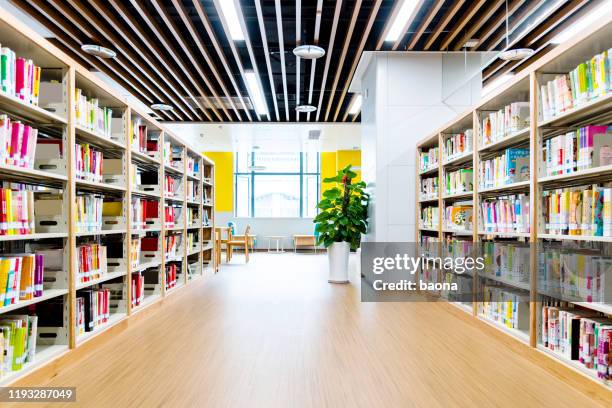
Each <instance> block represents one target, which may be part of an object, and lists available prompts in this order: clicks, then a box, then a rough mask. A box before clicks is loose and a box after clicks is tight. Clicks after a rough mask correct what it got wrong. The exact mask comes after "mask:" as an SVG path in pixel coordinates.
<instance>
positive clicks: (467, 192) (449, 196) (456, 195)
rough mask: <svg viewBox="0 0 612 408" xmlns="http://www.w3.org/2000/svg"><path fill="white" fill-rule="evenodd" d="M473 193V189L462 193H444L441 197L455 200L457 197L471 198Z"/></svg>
mask: <svg viewBox="0 0 612 408" xmlns="http://www.w3.org/2000/svg"><path fill="white" fill-rule="evenodd" d="M473 195H474V192H473V191H466V192H463V193H456V194H451V195H445V196H443V197H442V199H443V200H455V199H458V198H472V197H473Z"/></svg>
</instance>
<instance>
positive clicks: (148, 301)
mask: <svg viewBox="0 0 612 408" xmlns="http://www.w3.org/2000/svg"><path fill="white" fill-rule="evenodd" d="M161 299H162V296H161V294H159V293H155V294H153V295H149V296H145V297H144V299H143V300H142V303H141V304H140V305H138V306H134V307H133V308H132V314H134V313H138V312H140V311H141V310H144V309H146V308H147V307H149V306H151V305H152V304H153V303H156V302H158V301H160V300H161Z"/></svg>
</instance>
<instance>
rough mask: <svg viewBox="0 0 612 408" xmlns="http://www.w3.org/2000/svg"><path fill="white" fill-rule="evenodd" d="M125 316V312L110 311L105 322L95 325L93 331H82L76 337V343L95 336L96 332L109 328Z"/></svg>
mask: <svg viewBox="0 0 612 408" xmlns="http://www.w3.org/2000/svg"><path fill="white" fill-rule="evenodd" d="M125 318H127V314H126V313H111V314H110V316H109V317H108V321H107V322H106V323H102V324H101V325H99V326H97V327H96V328H95V329H94V330H93V331H90V332H85V333H83V334H82V335H81V336H78V337H77V339H76V341H77V343H78V344H83V343H85V342H86V341H87V340H91V339H92V338H94V337H96V336H97V335H98V334H101V333H104V332H105V331H106V330H108V329H110V328H111V327H113V326H114V325H116V324H117V323H119V322H121V321H122V320H123V319H125Z"/></svg>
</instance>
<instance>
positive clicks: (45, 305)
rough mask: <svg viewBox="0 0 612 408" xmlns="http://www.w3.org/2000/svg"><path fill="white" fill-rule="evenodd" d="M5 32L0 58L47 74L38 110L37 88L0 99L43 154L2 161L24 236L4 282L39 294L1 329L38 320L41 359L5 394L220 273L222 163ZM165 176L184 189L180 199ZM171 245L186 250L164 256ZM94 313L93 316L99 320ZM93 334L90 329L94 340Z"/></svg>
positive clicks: (7, 23) (4, 238)
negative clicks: (11, 276)
mask: <svg viewBox="0 0 612 408" xmlns="http://www.w3.org/2000/svg"><path fill="white" fill-rule="evenodd" d="M0 21H1V22H2V24H0V35H1V37H2V46H3V47H8V48H10V49H12V50H13V51H14V53H15V56H16V58H23V59H25V61H26V63H28V64H29V62H28V60H30V59H31V60H32V61H33V65H32V67H33V68H32V70H33V71H32V72H36V71H35V69H36V68H35V67H41V70H40V72H41V74H40V84H41V85H40V87H39V93H38V94H36V96H37V98H38V105H36V104H35V103H33V102H32V101H33V100H34V96H33V95H34V94H35V91H34V87H33V86H32V87H31V90H30V94H29V95H30V96H26V98H25V99H23V98H22V97H21V96H19V97H17V96H14V95H13V94H11V92H12V91H11V90H10V89H9V90H7V91H5V90H3V89H2V88H1V87H0V114H2V115H7V116H6V118H8V119H9V120H8V121H7V120H6V119H3V121H4V122H3V123H5V124H9V125H10V126H23V129H27V130H23V135H24V136H20V137H23V140H28V141H30V140H32V141H33V146H35V149H34V150H33V151H34V155H33V158H32V160H31V161H30V160H29V158H30V156H29V154H30V153H31V151H30V150H28V149H29V148H30V144H29V143H23V144H22V145H26V146H27V147H24V148H23V153H22V154H21V157H20V158H19V157H18V156H15V158H13V157H12V156H10V157H7V156H6V155H5V156H3V157H0V158H1V159H2V160H0V181H2V183H3V184H2V185H3V187H6V188H5V190H9V191H10V194H11V195H10V196H9V195H7V194H8V193H5V192H4V190H3V195H2V196H1V197H2V200H5V199H11V200H13V199H15V200H19V201H15V203H17V202H18V203H20V204H19V205H20V206H19V207H15V208H16V211H19V212H18V214H19V219H18V220H19V224H18V225H17V224H14V223H13V224H12V226H13V227H15V228H13V229H12V230H10V231H9V230H8V229H5V230H2V231H0V253H2V255H1V256H0V276H2V274H1V273H3V272H2V268H4V265H7V269H6V271H8V270H9V269H10V270H11V271H13V270H15V271H16V270H18V269H16V268H20V269H19V270H20V271H22V273H23V274H24V275H22V276H20V279H21V278H23V276H26V274H27V276H28V278H27V279H29V276H30V275H29V274H30V273H31V274H32V275H31V276H32V281H29V280H28V281H27V282H29V283H26V285H29V284H31V287H32V288H33V289H32V294H31V295H28V296H24V297H23V299H22V296H21V295H20V294H19V293H18V294H17V295H16V297H15V298H14V300H11V298H9V299H8V301H7V300H6V296H5V293H4V292H3V293H2V295H3V296H2V298H3V302H0V329H1V327H2V326H3V325H7V324H9V323H6V322H8V321H12V322H16V321H18V320H19V319H22V317H19V316H24V315H29V316H33V315H36V316H37V319H38V321H37V324H36V325H35V327H36V328H37V332H31V333H29V334H26V335H24V336H25V337H24V338H27V336H31V338H32V339H33V341H34V342H35V344H36V353H35V355H34V356H33V357H34V358H33V359H26V360H25V363H24V364H23V367H22V368H21V369H17V370H10V371H5V372H4V373H3V374H2V375H0V385H8V384H10V383H12V382H13V381H16V380H17V379H19V378H21V377H22V376H25V375H27V374H29V373H31V372H32V371H33V370H36V369H38V368H40V367H42V366H44V365H46V364H48V363H49V362H51V361H53V360H54V359H56V358H57V357H59V356H61V355H63V354H64V353H66V352H70V350H71V349H74V348H77V347H79V346H81V345H82V344H84V343H85V342H87V341H89V340H91V339H92V338H95V337H96V336H98V335H100V334H101V333H104V332H106V331H107V330H108V329H110V328H111V327H113V326H115V325H117V324H119V323H121V322H123V321H125V320H126V319H129V318H130V316H132V315H133V314H135V313H137V312H139V311H141V310H144V309H145V308H147V307H148V306H149V305H152V304H154V303H156V302H158V301H159V300H161V299H163V298H164V297H165V296H168V295H169V294H170V293H173V292H174V291H175V290H176V289H178V288H180V287H184V286H185V285H187V284H189V283H190V282H192V281H194V280H196V279H197V278H199V277H203V276H205V275H206V272H207V271H208V270H212V259H213V257H212V251H213V246H214V242H213V240H212V239H210V237H211V236H212V228H213V225H214V224H213V221H214V219H213V217H214V214H213V211H212V205H211V203H212V201H211V200H212V197H213V194H214V188H215V186H214V162H212V161H211V160H209V159H208V158H206V157H205V156H203V155H202V154H200V153H198V151H197V150H196V149H194V148H192V147H191V146H190V145H189V144H188V143H186V142H185V141H184V140H182V138H180V137H179V136H176V135H174V134H173V133H172V132H171V131H169V130H168V129H167V128H166V127H165V126H163V125H162V124H161V123H159V122H157V121H156V120H155V119H153V118H152V117H150V116H149V115H147V114H146V113H143V112H141V111H140V110H139V108H138V107H136V106H132V105H131V104H130V103H128V101H127V100H126V99H125V98H124V97H123V96H121V95H120V94H118V93H116V92H114V91H113V90H111V89H110V88H109V86H108V85H107V84H106V83H104V82H103V81H102V80H100V79H99V78H98V77H97V76H95V75H93V74H92V73H90V72H89V71H87V70H86V69H84V68H83V67H81V66H80V65H79V64H78V63H76V62H75V61H74V60H72V59H71V58H70V57H69V56H67V55H65V54H63V53H62V52H61V51H59V50H58V49H57V48H56V47H54V46H53V45H52V44H51V43H49V42H48V41H46V40H45V39H43V38H42V37H40V36H39V35H38V34H36V33H35V32H33V31H32V30H31V29H30V28H29V27H26V26H24V25H23V24H22V23H20V21H19V19H17V18H14V17H13V16H12V15H10V14H9V13H7V12H6V11H4V10H2V9H0ZM28 69H29V68H28ZM33 83H34V81H33V80H32V84H33ZM25 88H27V87H25V86H24V89H25ZM27 89H30V88H27ZM20 95H21V94H20ZM29 98H31V99H32V101H31V100H30V99H29ZM3 118H5V117H3ZM92 118H94V119H93V120H92ZM10 129H12V128H10ZM20 132H22V130H20ZM26 132H29V133H26ZM16 134H19V135H21V134H22V133H16ZM26 134H27V135H28V138H27V139H26V136H25V135H26ZM32 135H33V136H32ZM166 143H169V146H170V149H171V150H170V151H169V155H168V156H165V155H164V146H168V144H166ZM101 163H103V165H101ZM166 175H168V176H169V177H170V178H172V180H174V183H175V184H173V186H174V189H173V190H172V193H173V194H171V195H168V194H166V192H165V190H164V187H165V186H166V183H165V176H166ZM6 183H13V184H12V185H10V186H9V185H8V184H6ZM17 183H19V184H18V185H19V187H13V186H16V185H17ZM187 185H189V186H190V188H191V189H192V190H191V191H192V192H193V194H189V195H188V191H187V188H186V186H187ZM13 189H15V190H13ZM205 191H206V194H207V197H208V199H207V200H204V192H205ZM30 200H31V201H30ZM11 202H12V201H11ZM26 203H27V204H28V205H27V208H26ZM29 203H31V205H30V204H29ZM15 205H17V204H15ZM205 206H206V208H207V209H208V210H205ZM170 208H176V209H177V211H176V213H175V216H176V218H175V220H174V223H173V224H167V223H166V217H165V210H166V209H170ZM28 209H29V210H28ZM188 209H192V210H193V212H192V213H191V217H190V218H189V223H188V222H187V220H188V218H187V217H188V211H187V210H188ZM205 211H208V213H207V215H208V218H206V217H204V216H203V214H204V212H205ZM16 214H17V213H16ZM26 215H27V217H26ZM22 216H24V217H26V218H21V217H22ZM15 217H17V216H15ZM204 219H208V220H209V223H208V224H204ZM1 221H2V219H0V223H1ZM0 228H1V227H0ZM190 234H193V240H192V241H191V242H192V245H191V246H190V247H187V245H186V241H187V237H188V236H190ZM207 234H208V235H207ZM169 236H175V237H180V239H179V243H178V244H177V245H176V248H175V249H176V250H175V251H174V252H173V253H172V254H171V256H166V255H167V254H166V252H165V247H164V239H165V238H166V237H169ZM206 237H209V239H208V240H207V241H204V239H205V238H206ZM143 243H144V245H143ZM11 254H17V255H13V256H11ZM23 254H28V255H23ZM29 254H36V255H29ZM39 255H40V258H37V256H39ZM16 259H19V260H18V261H17V260H16ZM39 259H43V260H44V264H43V263H42V262H41V261H39ZM30 260H32V261H30ZM5 261H6V262H9V263H4V262H5ZM11 262H12V263H11ZM18 265H21V266H18ZM26 265H28V266H31V265H37V266H36V267H34V266H32V269H29V268H28V269H26ZM171 265H174V266H175V268H174V269H173V270H171V271H168V267H169V266H171ZM38 266H40V271H42V272H41V273H40V281H38V280H37V279H39V278H38V269H36V268H37V267H38ZM43 278H44V280H43ZM7 279H8V275H7ZM23 279H26V278H23ZM21 282H23V281H21ZM21 282H19V285H21ZM34 283H36V285H35V284H34ZM135 283H137V284H138V285H135ZM5 284H6V282H5ZM140 284H141V285H140ZM39 286H40V288H39ZM14 287H15V286H13V288H14ZM27 287H28V288H29V287H30V286H27ZM35 287H36V289H34V288H35ZM39 289H40V293H38V291H39ZM28 293H29V292H28ZM92 302H93V303H92ZM89 304H94V305H96V308H94V309H88V310H92V311H93V310H95V312H94V313H93V315H91V316H88V313H89V312H84V310H85V305H89ZM26 319H31V318H26ZM3 322H4V323H3ZM85 322H92V323H91V325H90V326H89V327H87V329H86V327H85V326H86V325H85ZM22 323H28V324H32V325H33V327H34V323H32V320H30V321H25V320H23V321H22ZM20 324H21V323H20ZM90 328H91V330H89V329H90ZM2 330H4V329H2Z"/></svg>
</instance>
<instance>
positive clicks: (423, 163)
mask: <svg viewBox="0 0 612 408" xmlns="http://www.w3.org/2000/svg"><path fill="white" fill-rule="evenodd" d="M439 157H440V149H439V148H438V147H431V148H429V150H427V151H421V152H420V153H419V170H421V171H425V170H429V169H430V168H432V167H434V166H437V165H438V162H439V161H438V158H439Z"/></svg>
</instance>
